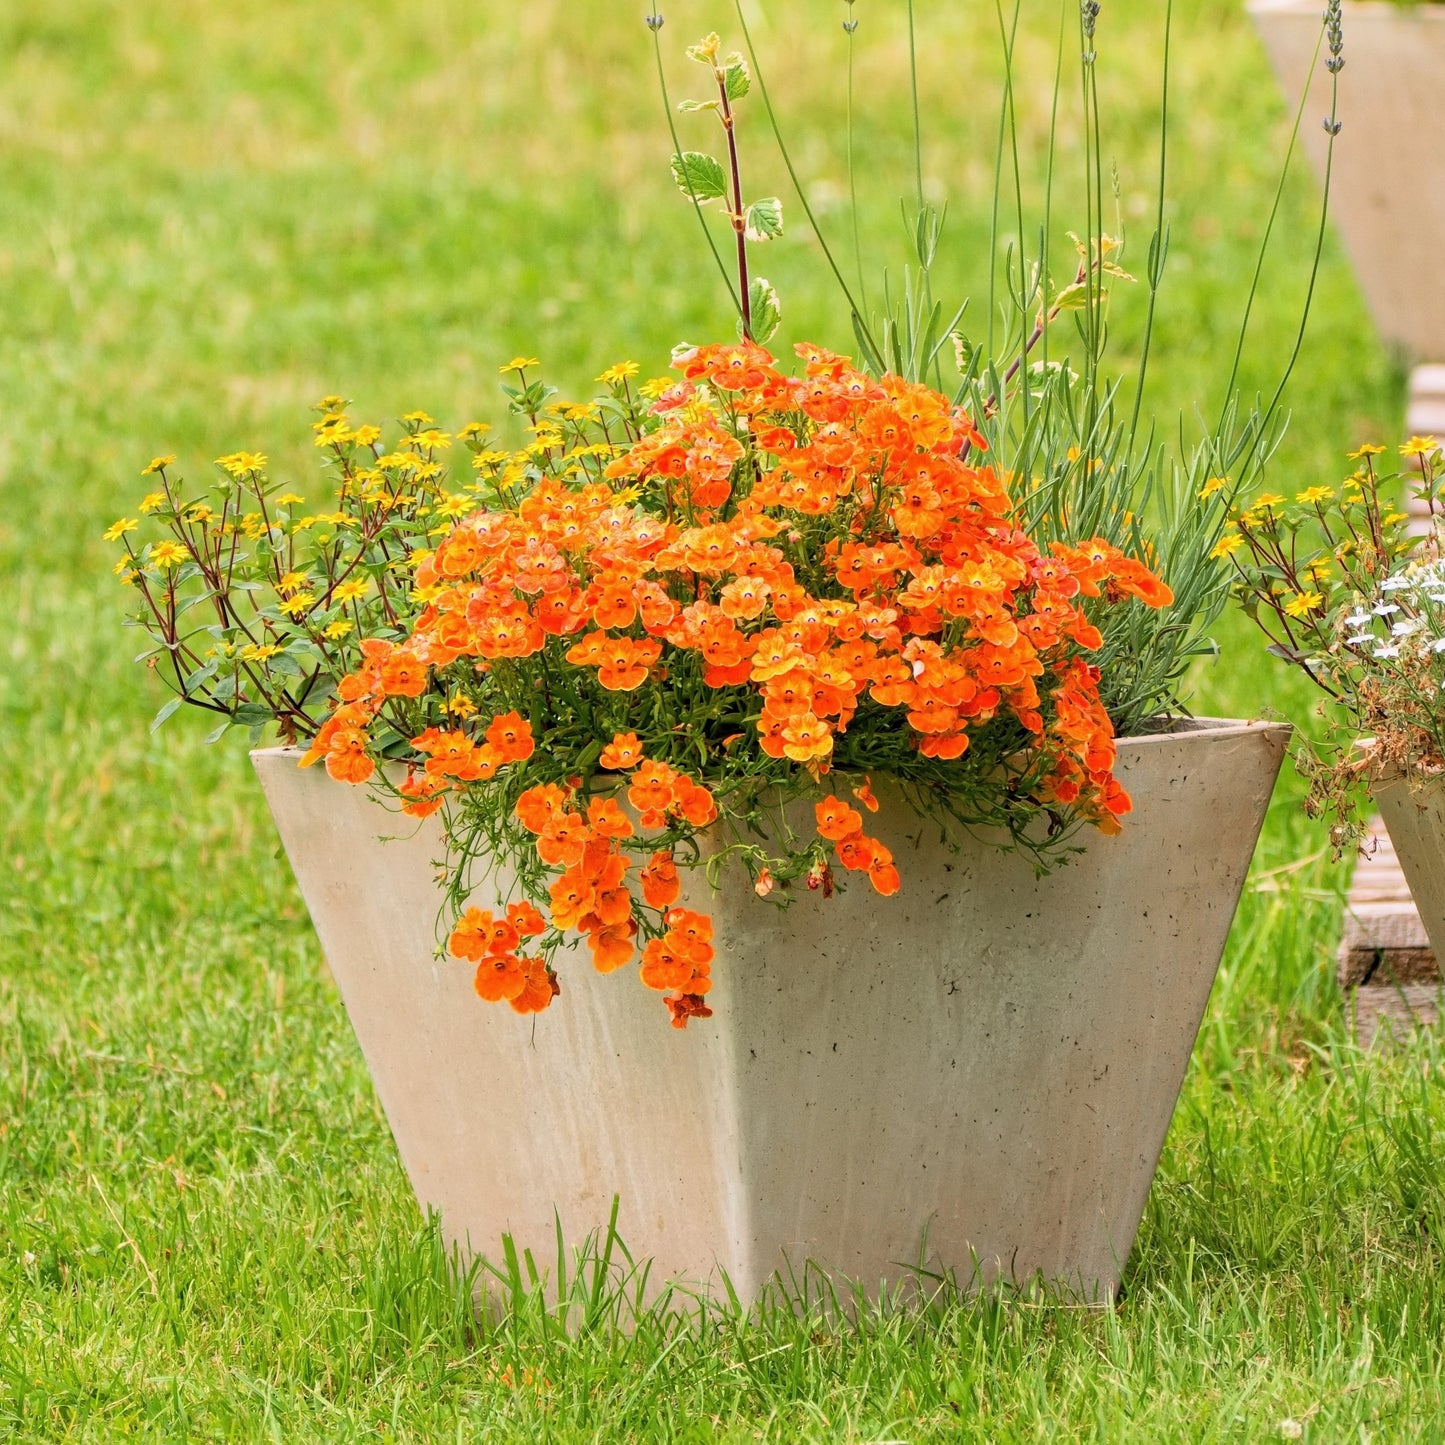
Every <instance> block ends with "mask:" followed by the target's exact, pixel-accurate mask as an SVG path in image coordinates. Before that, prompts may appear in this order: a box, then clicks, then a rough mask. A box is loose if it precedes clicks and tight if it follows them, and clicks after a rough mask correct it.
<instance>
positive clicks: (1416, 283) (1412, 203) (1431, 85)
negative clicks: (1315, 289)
mask: <svg viewBox="0 0 1445 1445" xmlns="http://www.w3.org/2000/svg"><path fill="white" fill-rule="evenodd" d="M1323 14H1324V0H1250V3H1249V16H1250V19H1251V20H1252V21H1253V22H1254V26H1255V29H1256V30H1258V32H1259V35H1260V39H1261V40H1263V42H1264V47H1265V49H1266V50H1267V51H1268V52H1269V58H1270V62H1271V64H1272V65H1273V66H1274V70H1275V74H1276V75H1278V77H1279V80H1280V85H1281V87H1282V88H1283V90H1284V94H1285V99H1286V101H1287V103H1288V104H1289V107H1290V109H1291V112H1293V109H1294V107H1295V105H1296V104H1297V103H1298V101H1299V98H1300V95H1301V93H1302V92H1304V91H1305V88H1306V85H1307V86H1308V95H1307V99H1306V102H1305V108H1304V118H1303V121H1302V122H1301V127H1300V132H1301V139H1302V141H1303V144H1304V147H1305V150H1306V152H1307V153H1308V155H1309V157H1310V160H1311V161H1312V162H1313V163H1314V166H1315V169H1316V171H1317V172H1318V173H1319V174H1320V175H1321V176H1322V175H1323V173H1324V165H1325V156H1326V152H1327V149H1328V141H1329V137H1328V136H1327V135H1326V134H1325V132H1324V129H1323V127H1322V126H1321V125H1320V120H1321V117H1323V116H1327V115H1329V113H1330V76H1329V74H1328V73H1327V72H1326V70H1325V64H1324V62H1325V60H1326V58H1327V55H1326V52H1325V50H1324V48H1323V47H1320V51H1319V55H1318V58H1317V59H1316V58H1315V53H1316V51H1315V48H1316V45H1317V44H1318V43H1319V39H1320V33H1321V30H1322V28H1323V22H1322V16H1323ZM1343 23H1344V58H1345V66H1344V69H1343V70H1342V71H1340V74H1339V94H1340V107H1339V116H1340V119H1341V120H1342V121H1343V122H1344V129H1343V130H1342V131H1341V132H1340V135H1339V138H1338V140H1337V141H1336V143H1335V149H1334V161H1333V167H1332V170H1331V175H1330V213H1331V215H1332V217H1333V219H1334V222H1335V224H1336V225H1337V226H1338V227H1339V230H1340V234H1341V236H1342V237H1343V238H1344V242H1345V248H1346V250H1347V251H1348V252H1349V255H1350V260H1351V262H1352V263H1353V265H1354V268H1355V274H1356V275H1357V276H1358V277H1359V281H1360V286H1361V289H1362V290H1363V291H1364V293H1365V299H1366V301H1367V302H1368V303H1369V307H1370V311H1371V312H1372V314H1373V315H1374V318H1375V324H1376V325H1377V326H1378V327H1379V328H1380V333H1381V335H1382V336H1383V337H1384V338H1385V340H1386V341H1388V342H1390V343H1392V344H1394V345H1395V346H1398V347H1400V348H1402V349H1403V350H1405V351H1406V352H1407V353H1409V354H1410V355H1412V356H1413V357H1415V358H1416V359H1417V360H1424V361H1440V360H1445V6H1441V5H1432V4H1419V5H1395V4H1389V3H1386V0H1346V3H1345V6H1344V12H1343ZM1312 62H1313V64H1312Z"/></svg>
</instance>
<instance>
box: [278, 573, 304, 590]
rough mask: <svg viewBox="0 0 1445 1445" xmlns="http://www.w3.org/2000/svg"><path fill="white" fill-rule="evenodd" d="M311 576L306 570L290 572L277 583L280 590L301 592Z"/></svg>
mask: <svg viewBox="0 0 1445 1445" xmlns="http://www.w3.org/2000/svg"><path fill="white" fill-rule="evenodd" d="M310 580H311V579H310V578H309V577H308V576H307V575H306V574H305V573H304V572H288V573H287V574H286V575H285V576H284V577H283V578H282V579H281V580H280V581H279V582H278V583H277V584H276V590H277V591H278V592H299V591H300V590H301V589H302V588H303V587H304V586H306V584H307V583H308V582H310Z"/></svg>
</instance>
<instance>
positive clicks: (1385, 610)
mask: <svg viewBox="0 0 1445 1445" xmlns="http://www.w3.org/2000/svg"><path fill="white" fill-rule="evenodd" d="M1399 610H1400V609H1399V608H1398V607H1396V606H1395V604H1394V603H1393V602H1382V603H1380V605H1379V606H1378V607H1374V608H1371V611H1372V612H1374V614H1375V616H1376V617H1388V616H1389V615H1390V614H1391V613H1392V612H1398V611H1399Z"/></svg>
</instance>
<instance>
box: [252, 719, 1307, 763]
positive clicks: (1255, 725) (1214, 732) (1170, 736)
mask: <svg viewBox="0 0 1445 1445" xmlns="http://www.w3.org/2000/svg"><path fill="white" fill-rule="evenodd" d="M1163 721H1165V722H1166V723H1167V726H1165V727H1163V728H1161V729H1160V730H1159V731H1158V732H1147V733H1134V734H1130V735H1127V736H1124V737H1118V738H1115V740H1114V741H1115V743H1116V745H1117V744H1120V743H1128V744H1129V745H1130V746H1131V747H1149V746H1159V745H1162V744H1164V743H1167V742H1171V741H1173V740H1174V739H1176V738H1178V737H1180V736H1181V735H1182V736H1188V737H1192V738H1199V739H1201V740H1204V739H1207V738H1216V737H1227V736H1228V737H1237V736H1238V735H1239V734H1240V733H1287V732H1289V731H1290V727H1291V724H1290V723H1287V722H1272V721H1268V720H1263V721H1261V720H1258V719H1247V718H1219V717H1174V718H1168V719H1164V720H1163ZM303 751H304V749H302V748H299V747H295V746H293V745H290V744H287V743H276V744H273V745H272V746H271V747H268V748H252V749H251V750H250V756H251V757H253V758H262V757H271V756H273V755H280V756H283V757H284V756H285V755H287V754H296V755H300V754H301V753H302V752H303Z"/></svg>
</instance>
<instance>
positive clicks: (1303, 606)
mask: <svg viewBox="0 0 1445 1445" xmlns="http://www.w3.org/2000/svg"><path fill="white" fill-rule="evenodd" d="M1323 601H1324V598H1323V597H1321V596H1320V594H1319V593H1318V592H1296V593H1295V595H1294V596H1293V597H1291V598H1290V600H1289V601H1288V602H1286V603H1285V605H1284V610H1285V611H1286V612H1287V613H1288V614H1289V615H1290V616H1291V617H1303V616H1304V615H1305V613H1307V612H1313V611H1314V610H1315V608H1317V607H1318V606H1319V605H1320V604H1321V603H1322V602H1323Z"/></svg>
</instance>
